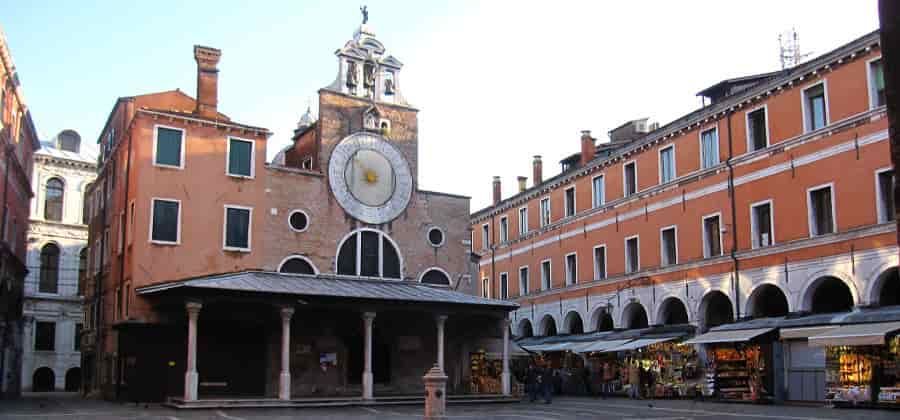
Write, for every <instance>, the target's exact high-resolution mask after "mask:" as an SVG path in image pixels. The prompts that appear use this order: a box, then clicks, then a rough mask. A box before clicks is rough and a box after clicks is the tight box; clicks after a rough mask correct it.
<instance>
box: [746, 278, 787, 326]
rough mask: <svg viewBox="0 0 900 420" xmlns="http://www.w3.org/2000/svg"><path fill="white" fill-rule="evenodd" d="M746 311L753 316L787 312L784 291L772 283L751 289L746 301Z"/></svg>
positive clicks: (780, 314) (760, 316)
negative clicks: (751, 292) (751, 291)
mask: <svg viewBox="0 0 900 420" xmlns="http://www.w3.org/2000/svg"><path fill="white" fill-rule="evenodd" d="M747 307H748V308H749V310H748V311H747V312H748V313H749V314H750V316H751V317H753V318H765V317H771V316H784V315H787V314H788V300H787V296H785V294H784V292H782V291H781V289H780V288H779V287H778V286H775V285H773V284H763V285H761V286H759V287H757V288H756V290H754V291H753V294H751V295H750V298H749V299H748V301H747Z"/></svg>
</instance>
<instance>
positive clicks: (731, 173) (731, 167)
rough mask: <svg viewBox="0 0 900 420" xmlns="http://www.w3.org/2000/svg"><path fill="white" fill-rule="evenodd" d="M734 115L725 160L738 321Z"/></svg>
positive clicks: (738, 265) (738, 284) (738, 277)
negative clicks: (729, 200)
mask: <svg viewBox="0 0 900 420" xmlns="http://www.w3.org/2000/svg"><path fill="white" fill-rule="evenodd" d="M732 116H733V112H729V113H728V117H727V121H728V159H726V160H725V165H726V166H728V197H729V198H730V199H731V261H732V267H733V269H732V272H731V275H732V276H733V278H734V281H732V285H733V287H734V320H735V321H737V320H738V319H740V318H741V295H740V290H741V287H740V284H741V278H740V275H739V274H740V261H739V260H738V257H737V246H738V234H737V209H736V208H735V201H736V199H735V189H734V165H732V164H731V159H732V158H733V157H734V149H733V145H732V143H733V136H732V133H731V131H732V130H731V117H732Z"/></svg>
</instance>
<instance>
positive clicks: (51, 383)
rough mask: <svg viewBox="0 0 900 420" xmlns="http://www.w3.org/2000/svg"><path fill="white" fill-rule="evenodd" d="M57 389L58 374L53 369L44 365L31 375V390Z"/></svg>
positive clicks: (45, 390)
mask: <svg viewBox="0 0 900 420" xmlns="http://www.w3.org/2000/svg"><path fill="white" fill-rule="evenodd" d="M55 389H56V375H54V374H53V369H50V368H48V367H42V368H39V369H38V370H36V371H34V376H32V377H31V390H32V391H34V392H50V391H53V390H55Z"/></svg>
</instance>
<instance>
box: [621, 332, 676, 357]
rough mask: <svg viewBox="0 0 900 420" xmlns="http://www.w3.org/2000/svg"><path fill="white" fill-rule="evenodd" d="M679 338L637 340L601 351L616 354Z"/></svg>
mask: <svg viewBox="0 0 900 420" xmlns="http://www.w3.org/2000/svg"><path fill="white" fill-rule="evenodd" d="M676 338H679V337H677V336H676V337H661V338H639V339H637V340H633V341H629V342H627V343H623V344H621V345H619V346H616V347H612V348H608V349H606V350H603V351H604V352H609V353H612V352H617V351H628V350H637V349H639V348H641V347H647V346H649V345H651V344H656V343H662V342H664V341H671V340H675V339H676Z"/></svg>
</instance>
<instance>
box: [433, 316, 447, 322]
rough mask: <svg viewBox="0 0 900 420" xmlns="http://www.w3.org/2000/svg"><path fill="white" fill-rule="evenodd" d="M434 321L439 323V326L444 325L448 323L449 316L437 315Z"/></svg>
mask: <svg viewBox="0 0 900 420" xmlns="http://www.w3.org/2000/svg"><path fill="white" fill-rule="evenodd" d="M434 320H435V321H437V323H438V324H443V323H444V322H446V321H447V315H436V316H435V317H434Z"/></svg>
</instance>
